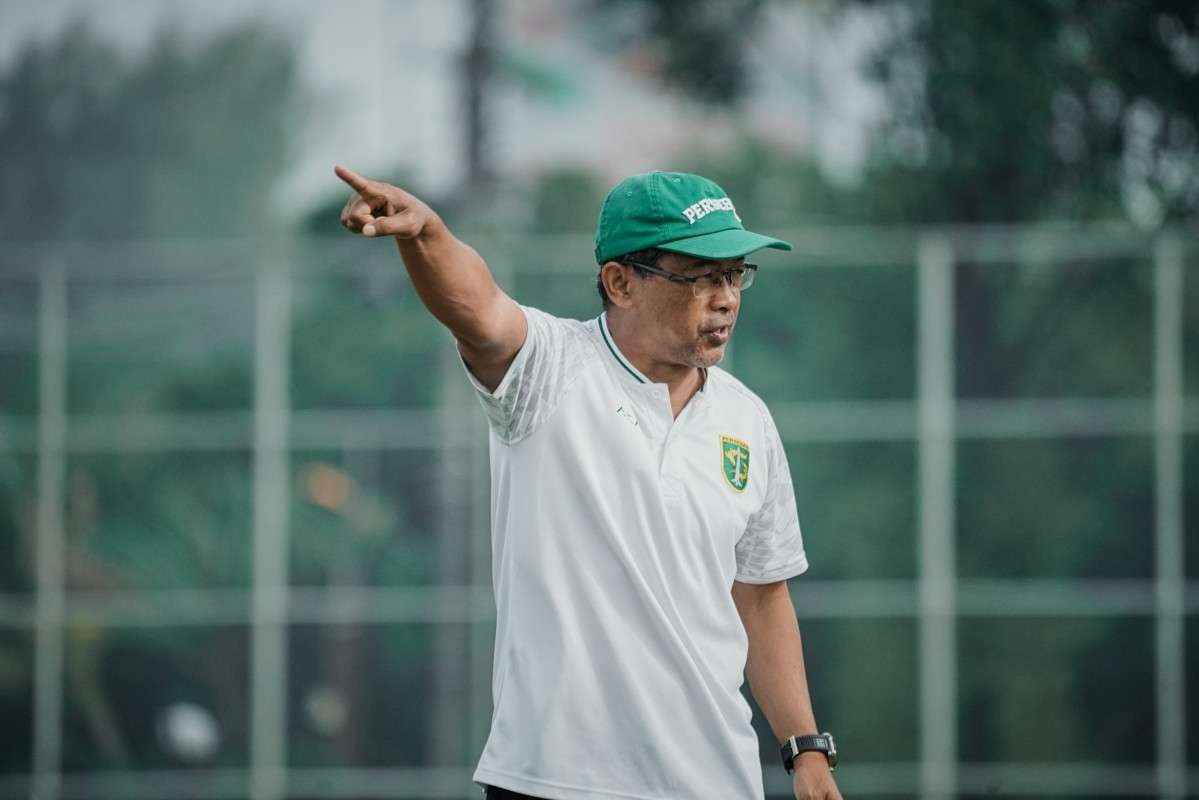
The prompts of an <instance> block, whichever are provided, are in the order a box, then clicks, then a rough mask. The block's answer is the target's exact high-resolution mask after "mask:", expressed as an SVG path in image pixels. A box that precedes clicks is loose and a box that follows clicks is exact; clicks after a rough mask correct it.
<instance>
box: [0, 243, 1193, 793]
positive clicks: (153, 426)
mask: <svg viewBox="0 0 1199 800" xmlns="http://www.w3.org/2000/svg"><path fill="white" fill-rule="evenodd" d="M788 238H790V239H792V240H793V241H797V242H802V243H803V244H802V246H801V248H800V252H798V253H797V254H796V256H797V257H796V258H793V259H791V260H790V261H789V262H788V265H789V266H791V267H796V266H799V265H801V264H805V265H817V266H824V267H829V266H834V265H851V266H852V265H860V266H866V265H869V266H883V267H886V266H910V265H911V264H913V263H914V264H915V266H916V270H917V291H916V297H915V298H913V299H914V302H915V303H916V305H917V319H918V326H917V341H916V343H915V345H916V353H917V362H916V366H917V373H918V374H917V382H916V396H915V397H914V398H913V399H912V400H911V401H910V402H909V401H894V400H879V401H870V400H866V401H862V400H854V401H846V402H825V403H772V404H771V408H772V411H773V413H774V415H775V417H776V420H777V421H778V424H779V428H780V432H781V434H782V436H783V438H784V440H785V441H786V442H789V443H798V442H810V441H825V442H851V441H912V442H914V444H915V446H916V452H917V458H918V474H917V479H916V480H917V493H918V531H917V537H918V538H917V546H918V559H917V564H918V576H917V578H916V580H915V581H908V580H895V581H887V580H843V581H824V582H813V581H805V580H802V579H801V580H798V581H795V582H794V585H793V586H792V593H793V596H794V598H795V600H796V602H797V605H799V606H800V607H802V608H804V609H805V611H804V618H831V619H836V618H897V617H898V618H910V619H915V620H916V621H917V622H918V629H919V680H920V683H919V685H920V697H919V719H920V748H919V752H920V761H919V762H918V763H873V764H861V763H852V764H849V765H847V768H846V769H845V770H844V771H843V772H842V773H841V775H842V784H843V788H844V789H845V790H846V791H847V792H850V793H856V794H863V793H869V794H895V795H905V796H912V795H919V796H921V797H924V798H929V799H930V800H932V799H933V798H949V797H953V796H955V795H956V794H958V793H984V792H987V791H988V790H989V789H991V788H993V787H994V786H996V785H999V784H1002V785H1003V787H1004V791H1005V792H1006V793H1009V794H1025V795H1030V796H1035V795H1040V794H1045V793H1056V794H1073V795H1078V796H1099V795H1118V794H1134V793H1139V794H1157V796H1159V797H1161V798H1168V799H1169V800H1182V799H1183V798H1184V797H1185V796H1186V794H1187V792H1188V790H1189V791H1192V792H1195V791H1199V769H1195V768H1188V765H1187V761H1186V720H1185V702H1184V701H1185V692H1186V677H1187V676H1186V669H1185V664H1184V660H1185V652H1184V628H1185V622H1186V618H1187V616H1188V615H1199V581H1188V580H1187V579H1186V576H1185V572H1184V569H1185V568H1184V560H1183V544H1184V542H1183V537H1184V526H1183V501H1184V496H1183V493H1184V483H1183V457H1182V454H1183V438H1184V436H1185V435H1187V434H1194V433H1197V432H1199V400H1197V399H1191V400H1188V399H1187V398H1186V397H1185V396H1184V391H1185V386H1184V375H1183V319H1184V317H1183V297H1184V294H1183V279H1184V271H1185V270H1184V267H1185V263H1186V261H1187V259H1188V258H1190V257H1193V254H1194V253H1195V252H1196V250H1197V247H1196V245H1197V241H1196V238H1195V237H1194V235H1193V234H1189V235H1188V234H1183V233H1181V232H1165V233H1160V234H1157V235H1154V236H1149V235H1146V234H1142V233H1138V232H1135V231H1131V230H1129V229H1127V228H1124V227H1121V226H1118V225H1097V226H1085V227H1071V226H1035V227H1018V226H988V227H954V228H941V229H925V230H908V229H847V228H840V229H807V230H800V231H793V232H791V233H790V234H789V237H788ZM544 244H546V246H565V247H571V248H581V250H579V252H587V249H588V248H587V246H586V240H585V239H583V238H582V237H563V238H561V239H560V240H555V241H553V242H550V241H549V240H547V241H546V242H544ZM97 246H98V247H101V248H105V247H109V248H119V247H122V246H124V247H130V246H132V247H146V248H150V249H151V250H153V249H154V248H159V249H161V248H162V245H153V244H145V245H91V244H89V245H87V248H88V250H89V252H91V251H92V250H93V249H94V248H95V247H97ZM192 246H195V247H200V248H204V247H209V248H211V247H222V248H226V249H227V250H232V251H235V252H243V253H259V252H264V249H263V246H262V244H261V243H250V244H247V243H245V242H234V243H198V244H196V245H192ZM289 246H292V247H294V246H295V245H294V243H292V244H291V245H289ZM79 247H82V245H80V246H79ZM499 251H500V252H501V253H503V252H505V251H504V249H503V247H500V248H499ZM0 252H5V253H7V254H8V255H9V256H13V260H12V263H13V264H23V265H25V266H23V267H22V268H21V269H16V268H14V267H12V266H9V267H7V268H6V267H4V266H3V265H0V283H2V282H3V281H4V280H36V282H37V284H38V287H39V293H38V297H39V301H38V311H37V314H38V350H37V353H38V365H39V387H38V408H39V413H38V414H37V415H36V416H30V417H18V416H15V415H11V414H10V415H0V450H3V449H11V450H18V451H25V452H36V454H37V464H38V468H37V506H36V509H37V510H36V531H37V550H36V576H37V583H36V588H35V593H34V595H33V600H32V602H29V601H27V600H25V599H22V598H20V597H11V596H10V597H5V596H3V595H0V626H5V627H16V628H24V629H31V630H32V633H33V637H34V665H35V672H34V674H35V682H34V703H33V708H34V719H33V759H32V764H31V765H30V771H29V774H28V775H24V776H14V777H8V778H0V798H7V797H30V798H37V799H38V800H54V798H74V797H87V798H93V799H94V800H103V798H140V797H146V798H149V797H160V796H163V794H164V793H167V794H171V793H174V792H183V793H186V794H187V795H188V796H191V797H197V798H233V797H241V796H247V795H248V796H249V797H252V798H254V800H281V798H283V797H285V796H287V795H290V794H297V793H298V794H303V795H305V796H322V797H329V798H337V797H347V798H348V797H405V796H422V797H444V798H450V797H463V796H472V795H471V788H470V787H471V784H470V775H471V772H472V767H471V765H465V764H464V765H461V766H460V767H455V768H440V767H436V768H410V769H355V768H348V769H342V768H330V769H296V768H289V767H288V766H287V764H286V741H287V719H286V692H287V688H286V682H285V680H284V679H282V678H285V676H286V675H287V630H288V626H289V625H291V624H295V623H301V622H336V621H345V620H350V621H360V622H428V623H432V624H436V623H442V622H462V623H468V624H469V631H470V632H469V634H468V637H467V641H466V642H465V643H464V646H465V647H466V648H467V652H468V660H467V668H466V669H465V670H460V671H459V672H457V673H454V675H455V677H454V680H455V681H466V682H467V684H468V687H469V693H468V698H469V699H468V700H467V702H466V708H462V707H461V706H459V707H457V708H451V709H448V710H447V711H446V712H445V713H446V714H451V715H455V717H457V716H459V715H461V714H463V713H466V714H468V715H469V718H470V720H471V727H472V730H476V731H481V732H485V727H486V724H487V720H488V719H489V718H490V702H491V698H490V666H491V665H490V647H491V630H492V625H493V622H494V607H493V604H492V599H491V594H490V569H489V555H490V545H489V542H488V539H487V536H486V525H487V523H486V509H487V474H486V469H487V466H486V446H485V434H484V430H485V428H484V427H483V425H482V422H481V421H479V422H477V423H476V424H475V425H474V427H472V428H468V429H466V430H463V429H462V428H461V426H460V425H447V424H446V414H447V412H452V413H453V414H454V417H455V419H460V417H459V416H458V414H457V412H458V411H459V410H461V409H462V408H464V407H465V406H467V405H470V404H471V402H472V400H471V398H470V397H469V393H468V392H465V391H464V390H465V386H464V385H463V382H462V381H461V380H460V377H459V376H457V375H456V373H457V370H458V369H459V368H458V366H457V364H456V363H454V356H453V354H452V351H451V349H450V348H446V351H447V355H446V370H444V371H443V372H444V373H445V374H444V375H443V380H444V385H443V393H444V394H445V396H446V398H447V400H446V404H445V405H444V406H443V407H442V408H434V409H428V410H427V411H410V410H403V411H388V410H378V411H357V412H347V411H339V410H323V411H322V410H317V411H298V410H293V409H292V408H291V405H290V401H289V395H288V351H289V332H290V293H291V291H290V290H291V285H292V282H293V280H294V278H295V275H294V271H293V270H292V268H291V266H290V263H289V260H288V259H287V258H286V256H285V254H286V253H287V252H288V250H287V249H286V247H275V248H274V250H273V252H275V253H276V255H274V256H273V257H270V258H266V259H262V260H258V261H256V262H254V263H258V264H259V268H258V271H257V275H256V277H255V287H256V288H255V302H256V311H255V321H256V326H255V335H254V382H255V384H254V389H255V401H254V408H253V411H252V412H246V413H240V412H235V413H226V414H179V413H169V414H151V415H146V414H141V415H124V414H116V415H106V414H89V415H69V414H68V410H67V400H66V386H67V331H68V325H69V319H68V310H67V290H68V284H69V281H70V280H71V279H72V278H73V277H74V276H75V275H76V274H77V272H78V271H79V270H80V268H79V267H78V266H77V264H78V262H77V261H76V258H77V257H78V256H79V254H80V250H79V249H78V247H75V246H63V247H55V248H51V249H50V251H49V252H51V253H52V255H51V256H46V255H45V252H46V248H45V247H41V246H39V247H33V246H26V245H19V246H18V245H8V246H5V247H4V248H3V250H2V251H0ZM265 252H272V246H269V245H268V246H267V247H266V248H265ZM279 253H282V254H284V255H279ZM963 257H968V258H970V259H971V260H972V261H974V262H976V263H978V262H983V263H986V262H994V263H996V264H998V263H1000V262H1010V261H1018V262H1021V263H1028V262H1030V261H1032V262H1039V263H1045V264H1047V265H1051V264H1052V262H1053V261H1054V260H1055V259H1075V258H1089V259H1122V258H1130V257H1133V258H1136V257H1147V258H1150V259H1151V260H1152V263H1153V274H1154V310H1153V319H1154V345H1153V347H1154V370H1153V394H1152V396H1151V397H1128V398H1117V399H1110V398H1108V399H1096V398H1085V397H1083V398H1046V399H992V400H964V399H959V398H957V397H956V395H955V389H954V370H953V363H954V307H953V296H954V290H953V284H954V272H955V269H954V265H955V263H956V261H957V260H958V259H960V258H963ZM236 260H237V259H236V256H234V257H233V258H226V259H224V261H236ZM492 261H493V268H495V269H496V271H497V275H498V276H499V277H500V280H501V282H506V281H510V280H511V279H513V277H515V276H516V275H517V274H518V273H520V271H521V269H522V267H520V266H519V265H515V264H511V263H509V262H508V261H507V260H506V259H505V258H504V257H503V256H502V255H501V256H500V257H499V258H493V259H492ZM29 265H33V268H31V267H30V266H29ZM393 266H394V265H393ZM394 268H395V269H399V267H398V266H394ZM780 268H785V267H782V266H781V267H780ZM772 269H773V267H772ZM103 274H113V275H123V276H126V277H128V276H129V275H131V274H133V275H136V274H138V273H137V272H136V270H134V271H133V272H132V273H131V272H129V271H128V270H126V271H124V272H122V269H121V268H120V267H117V268H115V269H113V270H111V271H109V272H105V273H103ZM230 274H231V273H226V272H221V271H220V270H216V271H215V277H220V276H221V275H225V276H226V277H229V275H230ZM213 276H214V275H213V273H212V272H210V273H209V275H208V277H213ZM96 277H97V276H96V274H95V273H94V272H93V273H91V274H89V275H88V278H89V279H90V280H95V279H96ZM153 277H155V278H162V277H163V276H162V274H161V273H160V272H156V273H155V274H154V275H153ZM172 277H178V278H180V279H181V280H192V279H196V277H197V276H196V275H194V274H192V273H189V272H187V271H180V272H177V273H175V274H174V275H173V276H172ZM455 385H458V386H460V387H461V388H460V390H458V391H457V392H455V389H454V386H455ZM479 417H480V415H478V414H474V418H475V419H478V418H479ZM197 429H199V430H202V431H203V433H202V434H201V435H197V434H196V433H195V431H196V430H197ZM334 430H335V431H336V434H331V433H330V431H334ZM1119 434H1141V435H1145V436H1147V437H1152V440H1153V448H1154V455H1155V476H1154V487H1155V498H1156V499H1155V503H1156V515H1155V527H1156V530H1155V534H1156V536H1155V539H1154V541H1155V568H1156V571H1155V577H1154V579H1152V580H1076V579H1050V580H964V579H960V578H958V577H957V575H956V574H955V564H956V562H955V557H954V545H955V536H954V529H955V508H954V503H955V498H954V486H955V461H954V459H955V455H954V454H955V444H956V442H958V441H961V440H965V439H989V438H995V437H1031V438H1037V437H1051V436H1104V435H1119ZM389 443H392V444H394V445H396V446H402V447H412V446H414V443H417V444H423V445H432V444H435V443H436V444H439V445H440V446H441V447H442V451H443V452H442V454H443V458H442V469H443V470H449V472H450V473H452V474H453V475H454V476H455V477H456V479H457V480H458V481H459V483H458V484H457V485H459V486H465V487H467V488H466V490H464V491H462V492H459V493H458V494H457V495H453V494H451V495H447V496H446V497H445V498H443V500H444V503H443V507H445V508H447V509H449V512H448V514H449V519H448V521H447V522H446V523H445V524H443V525H442V526H441V527H442V528H443V530H442V531H441V532H440V533H441V535H443V536H446V537H454V539H453V541H454V542H455V545H454V546H455V547H461V548H465V550H466V552H468V556H467V559H466V573H465V583H463V584H461V585H453V584H451V585H440V586H430V587H425V588H362V587H354V588H348V587H343V588H336V587H335V588H327V589H306V588H295V587H290V586H289V585H288V573H287V570H288V568H287V536H288V534H287V524H288V519H287V514H288V489H287V486H288V484H287V482H288V469H289V454H290V452H291V450H293V449H297V448H301V447H336V448H342V449H348V450H353V449H355V448H361V449H378V448H384V447H387V446H388V444H389ZM225 449H251V450H252V452H253V465H254V466H253V484H254V486H253V489H254V491H253V498H254V501H253V574H252V583H251V586H250V587H249V588H248V589H247V590H244V591H243V590H187V591H169V592H150V593H138V594H136V595H132V596H127V597H114V596H111V595H96V594H84V593H70V594H68V593H67V592H66V589H65V581H64V547H65V542H64V531H63V525H64V509H63V502H64V481H65V465H66V457H67V454H68V453H71V452H98V451H100V452H129V451H144V452H154V451H159V452H163V451H192V450H194V451H220V450H225ZM463 478H466V480H464V481H463V480H462V479H463ZM442 483H443V485H449V481H443V482H442ZM454 502H457V503H458V504H459V505H458V507H457V510H456V511H455V510H454V509H455V507H454V505H453V504H454ZM460 552H461V551H460ZM963 614H969V615H984V616H1013V617H1014V616H1020V617H1027V616H1038V615H1043V616H1063V617H1071V616H1124V615H1137V616H1152V617H1153V620H1154V624H1155V665H1156V667H1155V669H1156V706H1157V708H1156V712H1157V713H1156V719H1157V730H1156V732H1155V733H1156V741H1157V750H1156V752H1157V761H1156V764H1155V765H1153V766H1145V767H1137V766H1109V765H1104V764H1061V763H1052V764H1051V763H1045V764H1027V763H999V764H970V763H959V759H958V754H957V691H956V687H957V648H956V641H955V626H956V621H957V619H958V618H959V616H961V615H963ZM82 620H87V621H89V622H91V623H101V624H105V625H113V626H121V625H139V626H145V625H148V626H153V625H204V624H212V623H237V624H244V625H248V626H249V629H250V631H251V658H250V665H249V667H250V687H251V688H250V698H251V704H250V721H251V725H250V729H251V735H250V761H249V766H248V768H247V769H244V770H236V769H235V770H230V769H212V770H204V771H202V772H196V771H192V770H188V771H182V770H181V771H177V772H175V771H167V772H161V771H157V772H113V771H104V772H96V773H87V774H82V773H70V774H67V775H64V774H63V773H62V771H61V768H60V765H61V757H62V738H61V734H62V713H63V657H64V654H63V631H64V626H66V625H70V624H72V623H73V622H78V621H82ZM441 657H442V658H446V657H447V656H445V655H444V654H443V655H442V656H441ZM480 744H481V741H480ZM766 777H767V789H768V791H769V792H772V793H774V792H777V793H781V794H785V793H787V792H789V784H788V783H787V782H786V780H785V776H783V775H782V774H781V771H779V770H776V769H774V765H773V764H768V765H766Z"/></svg>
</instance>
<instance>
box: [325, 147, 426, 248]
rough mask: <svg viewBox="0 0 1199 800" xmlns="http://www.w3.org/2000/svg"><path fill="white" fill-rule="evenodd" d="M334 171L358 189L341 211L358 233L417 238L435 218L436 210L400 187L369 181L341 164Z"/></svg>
mask: <svg viewBox="0 0 1199 800" xmlns="http://www.w3.org/2000/svg"><path fill="white" fill-rule="evenodd" d="M333 171H334V172H336V173H337V177H339V178H341V179H342V180H343V181H345V182H346V183H347V184H349V186H350V188H351V189H353V190H354V193H353V194H352V195H350V199H349V200H347V201H346V205H345V208H343V209H342V210H341V224H342V225H344V226H345V227H346V228H348V229H349V230H351V231H353V232H354V233H361V234H362V235H363V236H395V237H396V238H397V239H415V238H416V237H418V236H420V234H421V232H422V231H424V229H425V226H426V225H427V224H428V223H429V221H430V220H431V219H433V218H434V217H435V215H434V213H433V210H432V209H430V208H429V207H428V206H427V205H425V204H424V203H423V202H421V201H420V200H419V199H417V198H416V197H415V196H413V195H411V194H409V193H408V192H405V191H404V190H403V189H401V188H399V187H398V186H392V185H391V184H389V183H382V182H380V181H372V180H367V179H366V178H364V177H362V176H361V175H359V174H358V173H356V172H354V171H353V170H350V169H347V168H346V167H343V166H341V165H340V164H339V165H337V166H336V167H334V168H333Z"/></svg>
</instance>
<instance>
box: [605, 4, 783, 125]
mask: <svg viewBox="0 0 1199 800" xmlns="http://www.w3.org/2000/svg"><path fill="white" fill-rule="evenodd" d="M592 2H593V3H594V5H595V7H596V8H597V9H598V10H600V11H603V12H606V13H608V14H613V15H616V14H619V13H620V12H627V11H631V12H633V13H632V15H631V16H630V17H628V18H627V22H628V24H627V26H626V28H625V29H624V30H623V31H621V34H620V38H621V41H620V42H619V45H620V46H624V47H626V48H627V49H628V50H629V52H630V56H631V58H633V59H634V60H637V61H641V62H647V63H648V64H653V67H652V68H651V69H652V71H653V72H654V73H655V74H656V76H657V77H658V78H659V79H660V80H662V81H664V82H665V83H667V84H669V85H671V86H674V87H675V88H677V89H679V90H680V91H682V92H683V93H684V94H687V95H689V96H691V97H693V98H695V99H697V100H700V101H703V102H706V103H711V104H713V105H731V104H734V103H736V102H737V100H738V99H739V98H740V96H741V95H742V93H743V92H744V91H745V85H746V71H745V53H744V42H745V41H746V34H748V33H750V32H752V31H753V29H754V25H755V24H756V21H757V19H758V16H759V14H760V13H761V10H762V6H763V2H762V0H592Z"/></svg>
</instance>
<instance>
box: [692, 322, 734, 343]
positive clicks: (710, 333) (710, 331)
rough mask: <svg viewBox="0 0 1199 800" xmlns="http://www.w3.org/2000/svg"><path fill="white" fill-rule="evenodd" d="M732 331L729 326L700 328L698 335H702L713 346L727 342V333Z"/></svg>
mask: <svg viewBox="0 0 1199 800" xmlns="http://www.w3.org/2000/svg"><path fill="white" fill-rule="evenodd" d="M731 331H732V326H730V325H712V326H708V327H704V328H700V331H699V332H700V334H701V335H703V337H704V338H705V339H707V340H708V341H709V342H710V343H712V344H714V345H722V344H724V343H725V342H727V341H728V340H729V333H731Z"/></svg>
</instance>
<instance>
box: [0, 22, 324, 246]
mask: <svg viewBox="0 0 1199 800" xmlns="http://www.w3.org/2000/svg"><path fill="white" fill-rule="evenodd" d="M301 102H302V98H301V94H300V92H299V86H298V81H297V78H296V70H295V53H294V48H293V47H292V46H291V44H290V43H289V42H288V41H287V40H286V39H285V38H284V37H282V36H279V35H278V34H275V33H270V32H267V31H264V30H261V29H258V28H246V29H241V30H233V31H229V32H226V33H224V34H221V35H220V36H217V37H215V38H213V39H212V40H211V41H209V42H207V43H205V44H203V45H202V46H195V45H192V44H190V43H185V42H184V41H183V40H182V39H181V37H180V36H179V35H178V34H177V33H173V32H166V33H164V34H162V35H161V36H160V37H159V38H158V40H157V41H156V43H155V44H154V46H153V48H152V49H151V51H150V52H149V54H148V55H147V56H145V57H144V58H141V59H139V60H136V61H130V60H129V59H127V58H126V57H125V56H124V54H122V53H120V52H119V51H118V50H117V49H116V47H115V46H114V45H112V44H109V43H107V42H104V41H102V40H101V39H99V38H97V37H96V36H95V35H94V34H93V33H92V32H91V31H89V30H88V28H87V27H86V26H85V25H83V24H82V23H79V24H76V25H74V26H73V27H71V28H69V29H68V30H67V31H66V33H65V34H64V35H63V36H61V37H60V38H58V39H55V40H51V41H50V42H48V43H45V44H32V45H29V46H27V47H26V48H25V50H24V51H22V52H21V54H20V55H19V56H18V57H17V59H16V61H15V63H14V64H13V66H12V67H11V68H10V70H9V71H8V73H7V74H6V75H4V76H3V78H0V152H3V153H4V156H5V166H4V181H3V182H2V183H0V237H2V238H5V239H9V240H21V239H32V240H37V241H46V240H54V239H72V240H86V239H93V240H94V239H129V238H134V237H136V238H143V239H144V238H182V237H210V236H231V235H238V234H250V233H260V232H262V231H263V229H264V228H270V227H272V226H273V225H275V224H276V222H275V220H273V219H272V215H271V211H270V208H271V206H270V203H269V202H268V197H269V193H270V191H271V189H272V188H273V186H274V183H275V180H276V178H278V176H279V175H280V172H281V171H282V169H283V167H284V165H285V164H286V161H287V158H288V157H289V154H290V152H291V146H290V143H291V142H292V137H293V135H294V134H293V130H294V121H295V115H296V113H297V112H298V110H299V108H300V104H301Z"/></svg>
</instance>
